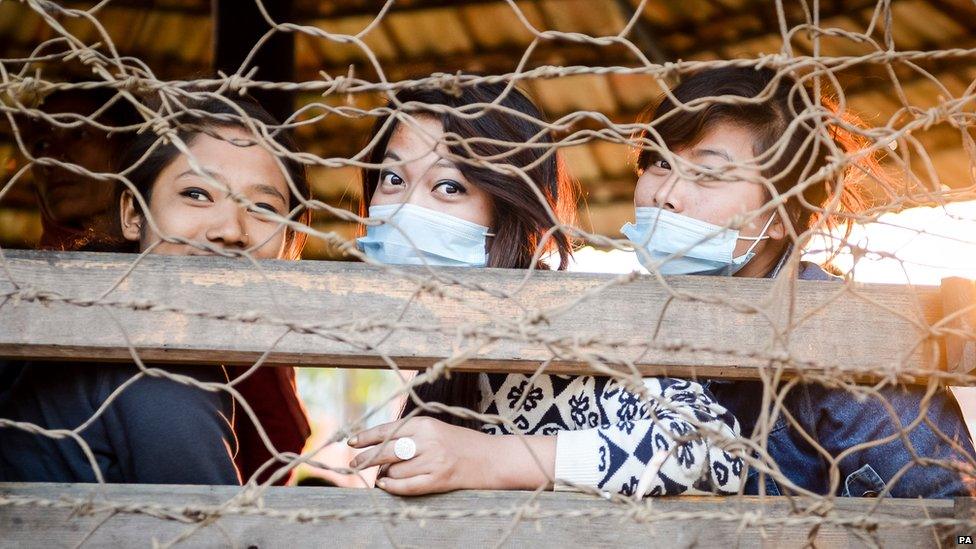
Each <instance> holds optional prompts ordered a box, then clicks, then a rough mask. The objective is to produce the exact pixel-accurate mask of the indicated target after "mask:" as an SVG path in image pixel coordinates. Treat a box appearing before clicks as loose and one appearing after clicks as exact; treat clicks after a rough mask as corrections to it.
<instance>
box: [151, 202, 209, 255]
mask: <svg viewBox="0 0 976 549" xmlns="http://www.w3.org/2000/svg"><path fill="white" fill-rule="evenodd" d="M207 211H208V210H207V209H206V208H194V207H192V206H187V205H184V204H180V203H178V202H175V201H163V200H158V199H154V200H153V201H152V204H151V205H150V206H149V212H150V214H151V215H152V219H153V221H154V222H155V223H156V227H157V228H158V229H159V231H160V233H161V234H162V235H165V236H169V237H180V238H186V239H191V240H203V239H205V238H206V229H205V220H206V218H207V217H206V216H207ZM145 234H146V239H147V240H149V241H150V242H152V241H155V240H156V239H157V236H158V235H156V234H154V233H153V230H152V227H151V226H149V225H148V224H147V225H146V232H145ZM162 245H169V243H164V244H162Z"/></svg>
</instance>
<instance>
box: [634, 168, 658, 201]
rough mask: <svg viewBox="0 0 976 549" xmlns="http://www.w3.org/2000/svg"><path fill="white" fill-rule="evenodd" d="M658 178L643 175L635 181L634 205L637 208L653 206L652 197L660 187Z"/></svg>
mask: <svg viewBox="0 0 976 549" xmlns="http://www.w3.org/2000/svg"><path fill="white" fill-rule="evenodd" d="M658 179H659V178H657V177H654V176H652V175H650V174H647V173H645V174H644V175H642V176H641V177H640V178H639V179H638V180H637V187H636V188H635V189H634V205H635V206H637V207H642V208H643V207H649V206H653V205H654V195H655V194H657V190H658V188H659V187H660V186H661V182H660V181H658Z"/></svg>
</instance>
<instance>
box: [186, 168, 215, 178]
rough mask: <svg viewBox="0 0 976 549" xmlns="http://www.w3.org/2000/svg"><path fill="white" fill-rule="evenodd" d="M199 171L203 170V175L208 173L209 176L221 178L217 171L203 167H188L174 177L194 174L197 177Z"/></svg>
mask: <svg viewBox="0 0 976 549" xmlns="http://www.w3.org/2000/svg"><path fill="white" fill-rule="evenodd" d="M200 172H203V173H204V174H205V175H209V176H210V177H212V178H214V179H221V180H222V179H223V178H222V177H221V176H220V174H219V173H217V172H215V171H213V170H210V169H207V168H203V169H201V170H194V169H193V168H190V169H189V170H186V171H185V172H183V173H181V174H180V175H178V176H176V179H179V178H181V177H184V176H187V175H195V176H197V177H199V176H200Z"/></svg>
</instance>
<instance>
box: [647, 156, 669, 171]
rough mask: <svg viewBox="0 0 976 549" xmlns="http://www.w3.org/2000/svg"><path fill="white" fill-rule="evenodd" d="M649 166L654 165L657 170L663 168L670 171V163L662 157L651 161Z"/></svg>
mask: <svg viewBox="0 0 976 549" xmlns="http://www.w3.org/2000/svg"><path fill="white" fill-rule="evenodd" d="M651 166H654V167H655V168H657V169H659V170H664V171H668V172H669V171H671V163H670V162H668V161H667V160H664V159H663V158H659V159H657V160H655V161H654V162H653V163H651Z"/></svg>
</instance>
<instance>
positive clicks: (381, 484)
mask: <svg viewBox="0 0 976 549" xmlns="http://www.w3.org/2000/svg"><path fill="white" fill-rule="evenodd" d="M376 486H378V487H379V488H380V490H386V481H385V480H383V479H379V480H377V481H376Z"/></svg>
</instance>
